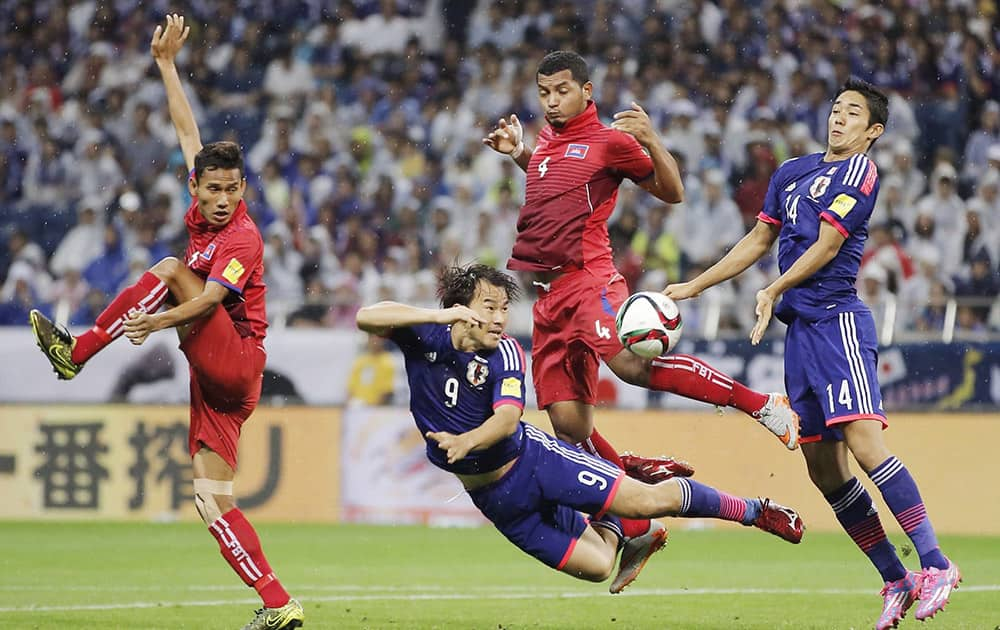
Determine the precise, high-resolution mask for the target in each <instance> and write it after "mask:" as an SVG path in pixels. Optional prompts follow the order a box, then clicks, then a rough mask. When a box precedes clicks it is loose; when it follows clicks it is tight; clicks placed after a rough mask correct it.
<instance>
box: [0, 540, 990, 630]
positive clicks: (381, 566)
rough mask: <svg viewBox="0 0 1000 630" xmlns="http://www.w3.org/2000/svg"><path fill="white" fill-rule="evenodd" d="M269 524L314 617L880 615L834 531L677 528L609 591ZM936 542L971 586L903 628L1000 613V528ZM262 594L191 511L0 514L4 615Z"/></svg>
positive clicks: (413, 623) (25, 622)
mask: <svg viewBox="0 0 1000 630" xmlns="http://www.w3.org/2000/svg"><path fill="white" fill-rule="evenodd" d="M259 531H260V534H261V538H262V539H263V541H264V548H265V550H266V551H267V553H268V556H269V558H270V560H271V562H272V563H273V564H274V568H275V569H276V570H277V572H278V574H279V576H280V577H281V579H282V581H283V582H284V583H285V585H286V586H287V587H288V588H289V590H290V591H292V593H293V594H294V595H295V596H296V597H298V598H299V599H300V600H301V601H302V602H303V604H304V605H305V607H306V627H307V628H336V629H341V628H373V629H381V628H442V629H449V630H450V629H458V628H460V629H466V628H483V629H493V630H497V629H506V630H515V629H518V628H573V629H582V628H622V629H633V628H705V629H709V628H711V629H718V628H760V629H772V628H822V629H834V628H845V629H846V628H870V627H872V624H873V623H874V621H875V618H876V616H877V613H878V611H879V609H880V604H881V600H880V598H879V597H878V594H877V592H878V589H879V586H880V584H879V580H878V576H877V575H876V574H875V572H874V570H873V569H872V568H871V566H870V565H869V564H868V561H867V560H866V559H865V558H864V556H862V555H861V553H860V552H858V551H857V549H856V548H855V547H854V546H853V544H852V543H851V542H850V540H849V539H848V538H847V537H846V536H844V535H838V534H815V533H813V532H807V534H806V538H805V540H804V541H803V543H802V544H801V545H799V546H792V545H789V544H787V543H784V542H782V541H780V540H777V539H775V538H772V537H770V536H767V535H765V534H762V533H761V532H758V531H751V530H747V531H732V530H726V531H714V532H713V531H685V530H675V531H673V532H672V534H671V540H670V543H669V544H668V545H667V548H666V549H665V550H664V551H662V552H661V553H659V554H658V555H657V556H655V557H654V558H653V560H652V561H650V563H649V564H648V565H647V567H646V569H645V571H644V572H643V574H642V575H641V576H640V577H639V579H638V580H637V581H636V582H635V583H634V584H633V585H632V587H630V588H629V589H628V590H627V591H626V592H625V594H623V595H619V596H611V595H608V593H607V585H605V584H590V583H585V582H579V581H577V580H574V579H572V578H569V577H567V576H564V575H562V574H558V573H556V572H554V571H552V570H550V569H548V568H546V567H544V566H542V565H540V564H538V563H537V562H535V561H534V560H533V559H531V558H528V557H527V556H525V555H523V554H521V553H520V552H519V551H518V550H516V549H515V548H513V547H512V546H510V545H509V544H508V543H507V542H506V541H505V540H503V539H502V538H501V537H500V536H499V534H497V533H496V532H495V531H493V530H492V529H489V528H479V529H430V528H420V527H366V526H346V525H339V526H320V525H263V526H261V527H259ZM896 542H897V543H900V542H901V541H899V540H898V539H897V541H896ZM942 544H943V546H944V547H945V549H946V550H947V551H948V552H949V553H950V554H951V556H952V558H953V559H955V560H956V562H958V564H959V566H961V568H962V570H963V573H964V575H965V582H964V584H963V587H962V588H961V589H960V590H959V591H958V592H957V593H956V594H955V595H954V596H953V597H952V602H951V604H950V605H949V606H948V608H947V609H946V610H945V612H943V613H941V614H940V615H939V616H938V617H937V618H936V619H934V620H932V621H931V622H928V623H927V624H926V626H924V625H921V624H920V623H919V622H917V621H915V620H914V619H913V618H912V614H911V615H910V616H909V617H908V618H907V619H906V620H905V621H904V622H903V623H902V625H901V627H902V628H908V627H909V628H917V627H921V628H927V629H939V628H940V629H943V628H970V629H981V628H985V629H988V630H989V629H994V628H998V627H1000V539H997V538H987V537H979V538H976V537H961V538H959V537H946V538H944V539H943V541H942ZM899 546H902V545H901V544H900V545H899ZM914 560H915V559H914V558H913V557H911V558H909V559H908V560H907V562H908V564H910V565H913V564H914V562H913V561H914ZM258 601H259V600H257V598H256V594H255V593H253V592H252V591H249V590H248V589H247V588H245V587H244V586H243V585H242V584H241V583H239V582H238V580H237V578H236V576H235V575H233V574H232V573H231V572H230V570H229V567H228V566H227V565H226V564H225V562H224V561H223V560H222V558H221V557H220V556H219V553H218V548H217V547H216V546H215V541H214V540H213V539H212V538H211V537H210V536H209V535H208V534H207V533H206V532H205V531H204V529H203V528H202V527H200V526H199V525H197V524H137V523H136V524H122V523H0V628H4V629H7V628H19V629H20V628H101V629H107V628H129V629H154V628H171V629H172V628H199V629H201V628H240V627H242V625H243V624H244V623H246V622H247V621H248V620H249V618H250V617H251V615H252V613H253V609H254V608H255V607H256V606H257V605H258Z"/></svg>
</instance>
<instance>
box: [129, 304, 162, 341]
mask: <svg viewBox="0 0 1000 630" xmlns="http://www.w3.org/2000/svg"><path fill="white" fill-rule="evenodd" d="M156 330H158V328H157V327H156V320H155V319H153V316H152V315H148V314H146V313H143V312H142V311H135V312H134V313H132V314H131V315H129V318H128V319H126V320H125V333H124V334H125V336H126V337H128V340H129V341H131V342H132V345H136V346H141V345H142V344H143V342H144V341H146V338H147V337H149V335H150V334H151V333H153V332H155V331H156Z"/></svg>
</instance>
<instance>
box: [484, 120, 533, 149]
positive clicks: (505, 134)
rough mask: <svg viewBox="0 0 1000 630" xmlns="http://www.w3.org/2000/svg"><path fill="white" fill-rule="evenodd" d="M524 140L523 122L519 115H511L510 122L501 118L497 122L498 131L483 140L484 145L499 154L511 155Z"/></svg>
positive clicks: (492, 132)
mask: <svg viewBox="0 0 1000 630" xmlns="http://www.w3.org/2000/svg"><path fill="white" fill-rule="evenodd" d="M523 140H524V129H523V128H522V127H521V121H520V120H518V119H517V114H511V115H510V119H509V120H508V119H506V118H501V119H500V120H499V121H498V122H497V127H496V129H494V130H493V131H491V132H489V133H488V134H486V137H485V138H483V144H485V145H486V146H488V147H489V148H491V149H493V150H494V151H496V152H497V153H503V154H505V155H510V154H512V153H514V151H515V150H517V147H518V146H521V144H522V141H523Z"/></svg>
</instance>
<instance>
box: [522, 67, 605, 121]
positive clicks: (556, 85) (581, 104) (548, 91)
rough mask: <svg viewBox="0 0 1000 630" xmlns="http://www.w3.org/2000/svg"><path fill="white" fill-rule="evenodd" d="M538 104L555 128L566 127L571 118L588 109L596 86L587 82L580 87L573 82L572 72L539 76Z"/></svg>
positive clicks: (546, 118) (566, 71) (565, 71)
mask: <svg viewBox="0 0 1000 630" xmlns="http://www.w3.org/2000/svg"><path fill="white" fill-rule="evenodd" d="M536 79H537V81H538V102H539V103H541V105H542V111H543V112H545V120H547V121H548V123H549V124H550V125H552V126H553V127H561V126H562V125H565V124H566V123H567V122H568V121H569V119H570V118H573V117H574V116H577V115H579V114H582V113H583V110H585V109H587V101H589V100H590V96H591V93H592V91H593V88H594V86H593V85H592V84H591V83H590V81H587V82H586V83H584V84H583V85H580V84H579V83H577V82H576V81H574V80H573V73H572V72H571V71H570V70H560V71H559V72H557V73H555V74H539V75H537V77H536Z"/></svg>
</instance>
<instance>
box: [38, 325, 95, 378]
mask: <svg viewBox="0 0 1000 630" xmlns="http://www.w3.org/2000/svg"><path fill="white" fill-rule="evenodd" d="M28 319H29V321H31V331H32V332H33V333H34V334H35V342H36V343H37V344H38V347H39V348H41V349H42V352H44V353H45V356H46V357H48V359H49V363H51V364H52V369H53V370H55V372H56V374H57V375H59V378H60V379H62V380H64V381H68V380H70V379H71V378H73V377H74V376H76V375H77V374H79V373H80V370H82V369H83V365H82V364H77V363H74V362H73V346H74V345H76V339H74V338H73V335H71V334H69V331H68V330H66V329H65V328H64V327H62V326H60V325H58V324H56V323H55V322H53V321H52V320H50V319H49V318H48V317H46V316H45V315H42V314H41V312H39V311H37V310H35V309H31V312H30V313H29V314H28Z"/></svg>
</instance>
